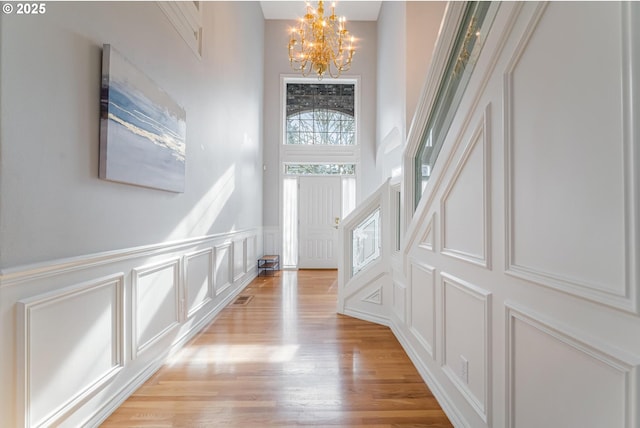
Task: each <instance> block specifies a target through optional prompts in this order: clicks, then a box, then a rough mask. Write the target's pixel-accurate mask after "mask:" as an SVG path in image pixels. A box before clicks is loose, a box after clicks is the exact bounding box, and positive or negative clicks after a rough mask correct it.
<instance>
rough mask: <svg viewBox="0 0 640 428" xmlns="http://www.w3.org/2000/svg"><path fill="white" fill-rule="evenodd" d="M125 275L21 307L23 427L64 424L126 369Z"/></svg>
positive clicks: (23, 303)
mask: <svg viewBox="0 0 640 428" xmlns="http://www.w3.org/2000/svg"><path fill="white" fill-rule="evenodd" d="M123 285H124V276H123V275H122V274H118V275H113V276H109V277H105V278H99V279H96V280H93V281H89V282H86V283H83V284H78V285H74V286H70V287H67V288H62V289H60V290H57V291H55V292H51V293H47V294H44V295H38V296H34V297H32V298H29V299H24V300H21V301H19V302H18V304H17V307H18V313H19V315H18V321H19V330H18V342H19V347H18V367H19V370H18V390H19V393H18V396H19V397H20V398H21V399H22V400H23V402H22V403H21V405H20V407H21V408H22V409H24V413H23V414H22V415H21V416H22V422H20V423H19V425H20V426H24V427H44V426H51V425H57V424H58V423H59V421H60V420H61V419H62V418H64V417H65V416H66V415H68V414H69V413H71V412H73V411H74V410H75V409H76V408H77V407H78V406H80V405H82V404H83V403H84V402H85V401H86V400H87V399H88V398H90V397H91V396H92V395H93V394H95V393H96V392H97V391H99V390H100V389H101V388H102V387H104V386H105V385H106V384H107V383H108V382H109V381H110V380H111V379H112V378H113V377H114V376H115V375H116V374H117V373H118V372H119V371H120V370H121V368H122V367H123V365H124V334H123V316H124V310H123V296H124V293H123Z"/></svg>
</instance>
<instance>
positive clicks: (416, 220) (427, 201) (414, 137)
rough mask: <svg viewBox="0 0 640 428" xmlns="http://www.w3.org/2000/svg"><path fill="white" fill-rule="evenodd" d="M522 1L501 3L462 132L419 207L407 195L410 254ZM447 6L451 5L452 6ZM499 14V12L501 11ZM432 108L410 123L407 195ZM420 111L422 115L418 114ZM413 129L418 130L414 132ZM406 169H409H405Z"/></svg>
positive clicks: (436, 169) (445, 148) (442, 159)
mask: <svg viewBox="0 0 640 428" xmlns="http://www.w3.org/2000/svg"><path fill="white" fill-rule="evenodd" d="M523 4H524V2H513V3H512V4H509V3H507V2H504V3H503V4H501V6H500V8H501V9H507V10H508V12H507V14H506V19H505V22H504V23H497V25H493V26H492V27H493V28H494V30H492V31H491V32H490V33H489V40H487V44H486V45H485V46H484V47H483V50H484V51H489V52H492V54H491V57H490V58H488V60H487V61H486V63H485V59H484V58H486V57H484V56H483V55H481V56H480V58H479V61H480V62H479V63H478V64H476V73H478V74H479V73H480V72H482V76H481V77H480V78H479V82H478V83H477V85H476V84H473V85H472V84H471V83H472V82H471V81H470V82H469V86H468V87H467V89H466V92H467V93H470V92H471V91H473V96H472V97H470V98H471V101H470V102H469V103H468V104H467V103H465V106H464V107H463V105H461V106H460V108H459V109H458V112H459V113H456V114H465V116H464V120H463V121H462V122H461V125H460V126H459V128H458V129H459V133H458V134H457V136H456V137H455V140H453V141H452V142H450V143H445V144H444V146H443V150H442V151H441V152H440V154H439V156H438V158H439V160H438V162H437V163H436V165H435V167H434V170H433V172H432V175H431V178H430V179H429V182H428V183H427V189H426V190H425V193H424V195H423V197H422V199H420V202H419V204H418V207H417V208H415V211H414V206H413V205H414V200H413V198H408V197H406V198H405V202H404V210H405V224H406V225H407V229H406V233H405V236H407V237H408V238H407V241H406V243H405V244H404V246H403V250H402V252H403V254H404V255H405V256H407V257H408V255H409V252H410V251H411V249H412V248H413V246H414V245H415V240H416V239H419V236H420V235H418V234H417V233H416V229H417V228H419V227H420V226H421V224H422V223H423V222H424V220H425V216H426V215H427V213H428V211H429V208H430V207H431V205H432V204H433V201H434V199H435V197H436V195H437V194H438V192H437V189H439V188H440V186H441V185H442V181H443V178H444V177H445V176H446V175H447V174H446V173H447V171H448V170H449V168H450V167H451V164H452V162H453V159H454V157H455V153H457V150H458V147H459V146H460V144H461V142H462V141H463V140H462V137H463V136H464V135H465V133H466V131H467V130H468V127H469V125H470V123H471V121H472V119H473V117H474V115H475V113H476V111H477V108H478V104H479V103H480V100H481V97H482V95H483V94H484V91H485V88H486V86H487V84H488V83H489V80H490V78H491V76H492V75H493V71H494V69H495V67H496V65H497V64H498V61H499V59H500V56H501V54H502V51H503V49H504V47H505V45H506V43H507V40H508V38H509V35H510V34H511V31H512V29H513V26H514V24H515V23H516V21H517V18H518V16H519V14H520V10H521V9H522V7H523ZM450 5H451V8H452V9H453V8H454V7H455V9H458V8H459V7H460V6H459V5H455V3H450ZM453 5H455V6H453ZM447 9H449V7H448V8H447ZM458 13H461V12H460V11H458ZM498 14H499V15H500V13H498ZM443 22H445V21H443ZM449 25H451V23H449ZM454 28H457V27H454ZM496 28H499V30H500V32H499V34H498V36H497V37H496V38H495V39H493V40H492V37H493V36H492V34H495V33H497V31H496V30H495V29H496ZM449 31H457V30H455V29H453V30H452V29H451V28H450V29H449ZM449 37H455V36H451V35H450V36H449ZM441 38H442V39H443V40H444V38H443V37H440V38H439V40H440V39H441ZM438 43H440V41H438ZM436 50H438V47H436ZM447 52H448V51H447ZM435 55H436V54H435V53H434V57H435ZM440 55H447V53H446V52H440ZM443 67H444V66H443ZM427 80H428V81H429V80H430V79H427ZM471 80H472V81H474V82H475V81H476V79H475V78H473V77H472V79H471ZM433 81H434V83H433V84H432V83H431V82H429V83H428V87H430V89H431V90H433V89H434V88H433V87H432V86H433V85H437V83H438V78H434V79H433ZM426 88H427V86H425V89H424V90H426ZM435 89H437V86H435ZM434 96H435V95H434V94H428V97H429V103H430V104H431V103H433V102H434V100H435V98H431V97H434ZM466 106H468V108H466ZM430 108H431V106H430V105H422V103H421V104H419V105H418V106H417V110H416V114H415V117H416V118H417V119H414V122H415V123H412V124H411V129H410V131H409V135H408V137H407V147H406V149H405V152H404V153H405V154H404V165H405V174H404V177H405V179H404V181H403V186H404V192H405V194H406V195H413V194H414V192H415V189H414V187H415V186H414V183H413V180H414V179H415V176H414V173H413V169H412V168H413V164H414V157H415V155H416V152H417V150H418V145H419V143H420V138H421V134H420V133H421V132H422V129H424V126H426V121H427V119H428V114H429V112H430V110H428V109H430ZM419 115H420V117H418V116H419ZM414 130H415V131H416V132H415V133H414V132H413V131H414ZM448 139H449V137H447V140H448ZM448 147H451V149H450V150H448ZM407 171H408V172H409V173H406V172H407Z"/></svg>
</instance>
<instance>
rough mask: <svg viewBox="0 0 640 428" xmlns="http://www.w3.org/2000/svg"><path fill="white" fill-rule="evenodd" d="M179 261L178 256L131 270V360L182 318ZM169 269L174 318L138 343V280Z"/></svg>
mask: <svg viewBox="0 0 640 428" xmlns="http://www.w3.org/2000/svg"><path fill="white" fill-rule="evenodd" d="M180 261H181V259H180V258H178V257H176V258H170V259H168V260H165V261H162V262H159V263H154V264H150V265H146V266H141V267H138V268H135V269H133V270H132V272H131V283H132V284H131V314H132V316H131V359H132V360H135V359H136V358H137V357H138V356H139V355H140V354H141V353H143V352H145V351H146V350H147V349H149V348H150V347H152V346H153V345H155V344H156V343H158V342H159V341H160V340H162V339H163V338H164V337H165V336H167V335H168V334H169V333H170V332H171V331H172V330H174V329H175V328H177V327H178V326H179V325H180V322H181V321H182V319H183V317H182V312H183V310H182V307H183V305H182V304H181V302H182V301H183V299H182V294H183V292H182V285H181V278H180V272H181V271H182V269H180ZM169 269H170V270H172V271H173V284H172V288H173V289H174V290H173V296H174V302H173V303H174V305H175V311H176V316H175V319H173V320H171V322H170V323H169V324H167V325H166V326H164V328H163V329H162V330H160V331H159V332H158V333H157V334H156V335H155V336H153V337H152V338H150V339H148V340H147V341H145V342H143V343H139V340H140V338H139V337H138V334H139V333H140V332H139V331H138V315H139V314H140V312H139V310H140V308H139V305H138V291H139V290H138V288H139V282H140V280H141V279H142V278H144V277H145V276H147V275H151V274H153V273H156V272H160V271H163V270H169Z"/></svg>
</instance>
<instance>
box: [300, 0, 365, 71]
mask: <svg viewBox="0 0 640 428" xmlns="http://www.w3.org/2000/svg"><path fill="white" fill-rule="evenodd" d="M353 42H354V38H353V36H350V35H349V31H348V30H347V21H346V19H345V18H344V17H340V18H338V17H337V16H336V13H335V3H334V4H333V5H332V6H331V16H328V17H325V16H324V2H323V1H319V2H318V8H317V9H313V8H312V7H311V6H310V5H309V3H307V13H306V14H305V15H304V18H300V19H299V23H298V26H297V28H292V29H291V38H290V39H289V63H290V64H291V68H292V69H293V70H294V71H299V72H302V75H303V76H305V77H306V76H308V75H309V74H310V73H311V72H312V71H314V72H315V73H316V74H317V75H318V79H322V78H323V77H324V75H325V74H326V73H329V75H330V76H331V77H338V76H340V73H342V72H343V71H347V70H349V69H350V68H351V59H352V58H353V54H354V53H355V51H356V49H355V47H354V46H353Z"/></svg>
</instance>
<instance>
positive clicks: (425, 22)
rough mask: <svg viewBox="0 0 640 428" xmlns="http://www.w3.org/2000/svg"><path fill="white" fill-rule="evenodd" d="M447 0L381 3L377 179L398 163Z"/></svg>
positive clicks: (400, 161) (388, 173) (387, 175)
mask: <svg viewBox="0 0 640 428" xmlns="http://www.w3.org/2000/svg"><path fill="white" fill-rule="evenodd" d="M445 7H446V2H438V1H410V2H393V1H386V2H383V3H382V7H381V10H380V16H379V18H378V84H377V90H378V104H377V121H376V170H377V173H378V181H377V183H378V184H380V183H382V182H383V181H384V180H385V179H386V178H388V177H390V176H391V174H392V171H393V169H396V168H399V167H400V165H401V163H402V151H403V149H404V146H405V143H406V137H407V133H408V132H409V127H410V126H411V122H412V120H413V115H414V113H415V111H416V105H417V101H418V98H419V95H420V92H421V89H422V86H423V85H424V83H425V79H426V76H427V70H428V69H429V65H430V64H431V57H432V55H433V49H434V46H435V42H436V38H437V36H438V31H439V29H440V22H441V21H442V16H443V14H444V9H445Z"/></svg>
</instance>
